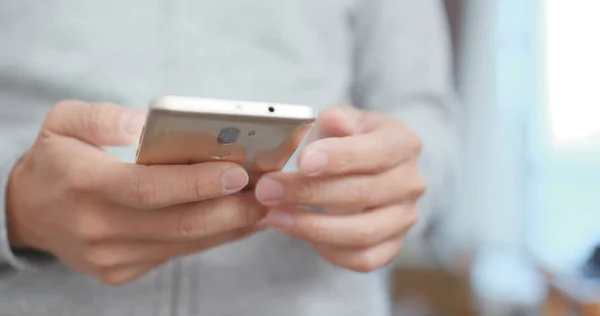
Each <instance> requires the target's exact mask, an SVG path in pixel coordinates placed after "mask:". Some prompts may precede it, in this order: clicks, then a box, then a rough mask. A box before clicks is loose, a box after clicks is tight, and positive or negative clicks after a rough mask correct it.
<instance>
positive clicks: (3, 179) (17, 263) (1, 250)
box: [0, 143, 33, 270]
mask: <svg viewBox="0 0 600 316" xmlns="http://www.w3.org/2000/svg"><path fill="white" fill-rule="evenodd" d="M2 145H3V147H2V151H0V152H1V155H2V156H1V157H0V267H6V266H9V267H12V268H15V269H17V270H24V269H28V268H32V266H33V265H32V263H31V262H29V261H28V260H27V259H25V258H19V257H18V256H17V255H16V254H15V253H14V252H13V251H12V249H11V247H10V244H9V241H8V229H7V228H8V224H9V223H8V222H7V220H6V210H5V207H6V193H7V192H6V188H7V185H8V179H9V176H10V173H11V170H12V168H13V166H14V165H15V163H16V162H17V161H18V160H19V158H20V157H21V156H22V155H23V153H24V152H25V148H19V146H8V145H7V144H6V143H4V144H2ZM10 147H16V148H10Z"/></svg>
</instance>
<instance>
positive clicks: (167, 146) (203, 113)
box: [136, 96, 316, 189]
mask: <svg viewBox="0 0 600 316" xmlns="http://www.w3.org/2000/svg"><path fill="white" fill-rule="evenodd" d="M315 119H316V117H315V112H314V110H313V109H312V107H310V106H305V105H288V104H275V103H266V102H248V101H233V100H218V99H204V98H192V97H183V96H165V97H160V98H158V99H155V100H153V101H152V102H151V103H150V109H149V114H148V118H147V121H146V125H145V127H144V131H143V132H142V136H141V138H140V143H139V146H138V151H137V154H136V163H138V164H143V165H172V164H197V163H204V162H211V161H227V162H233V163H238V164H240V165H242V166H243V167H244V168H245V169H246V170H247V172H248V174H249V176H250V181H249V185H248V187H247V188H246V189H251V188H253V187H254V185H255V184H256V182H257V181H258V179H259V178H260V176H261V175H262V174H264V173H267V172H272V171H278V170H281V169H282V168H283V167H284V165H285V164H286V163H287V162H288V160H289V159H290V158H291V157H292V155H293V154H294V152H295V151H296V150H297V149H298V147H299V146H300V144H301V143H302V141H303V140H304V138H305V137H306V135H307V134H308V133H309V131H310V128H311V126H312V125H313V123H314V122H315Z"/></svg>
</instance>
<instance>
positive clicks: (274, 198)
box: [256, 177, 284, 205]
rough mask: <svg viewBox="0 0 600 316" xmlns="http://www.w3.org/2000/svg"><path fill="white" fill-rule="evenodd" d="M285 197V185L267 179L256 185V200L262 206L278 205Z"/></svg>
mask: <svg viewBox="0 0 600 316" xmlns="http://www.w3.org/2000/svg"><path fill="white" fill-rule="evenodd" d="M283 197H284V193H283V185H282V184H281V183H280V182H279V181H276V180H273V179H271V178H268V177H265V178H263V179H261V180H260V181H259V182H258V184H257V185H256V198H257V199H258V201H259V202H261V203H262V204H265V205H267V204H276V203H277V202H279V201H281V200H283Z"/></svg>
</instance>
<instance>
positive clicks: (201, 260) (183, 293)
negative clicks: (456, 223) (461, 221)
mask: <svg viewBox="0 0 600 316" xmlns="http://www.w3.org/2000/svg"><path fill="white" fill-rule="evenodd" d="M449 57H450V56H449V39H448V35H447V27H446V23H445V16H444V14H443V8H442V5H441V4H440V3H439V2H438V1H435V0H418V1H414V0H285V1H283V0H246V1H241V0H238V1H232V0H127V1H122V0H103V1H81V0H61V1H54V0H7V1H0V183H1V185H0V315H3V316H11V315H24V316H36V315H89V316H95V315H106V316H115V315H129V316H133V315H140V316H148V315H157V316H158V315H161V316H167V315H181V316H190V315H205V316H211V315H215V316H217V315H219V316H225V315H249V316H252V315H255V316H259V315H260V316H264V315H286V316H294V315H298V316H309V315H311V316H314V315H360V316H364V315H370V316H384V315H388V313H389V311H388V299H387V296H386V292H387V291H386V287H385V282H384V276H385V273H384V272H378V273H370V274H358V273H353V272H350V271H346V270H343V269H339V268H336V267H334V266H332V265H330V264H329V263H327V262H325V261H324V260H323V259H321V258H320V257H319V256H317V255H316V254H315V252H314V251H313V250H312V248H311V247H310V246H309V245H306V244H305V243H303V242H300V241H298V240H294V239H292V238H290V237H287V236H282V235H280V234H278V233H276V232H264V233H260V234H258V235H256V236H254V237H251V238H249V239H247V240H244V241H241V242H237V243H234V244H231V245H227V246H223V247H220V248H218V249H215V250H211V251H209V252H206V253H202V254H197V255H193V256H189V257H187V258H185V259H181V260H175V261H173V262H171V263H170V264H168V265H166V266H164V267H163V268H161V269H159V270H157V271H155V272H153V273H151V274H150V275H148V276H146V277H144V278H142V279H141V280H138V281H136V282H135V283H132V284H129V285H126V286H122V287H109V286H105V285H103V284H101V283H99V282H98V281H96V280H94V279H92V278H90V277H87V276H85V275H81V274H78V273H76V272H74V271H71V270H70V269H69V268H67V267H66V266H65V265H63V264H61V262H58V261H55V260H52V259H49V258H43V257H39V256H33V255H28V254H16V253H13V252H12V251H11V250H10V246H9V244H8V240H7V238H6V224H7V223H5V219H4V209H3V207H4V204H5V203H4V200H3V198H4V196H5V192H4V190H5V187H6V180H7V178H8V175H9V171H10V169H11V167H12V166H13V165H14V163H15V161H16V159H17V158H18V157H19V156H20V155H22V154H23V153H24V151H26V150H27V148H28V146H29V145H30V144H31V143H32V141H33V139H34V137H35V134H36V131H37V129H38V128H39V126H40V124H41V120H42V119H43V117H44V116H45V114H46V113H47V111H48V110H49V108H50V107H51V106H52V104H53V103H55V102H56V101H58V100H60V99H64V98H80V99H85V100H90V101H112V102H118V103H121V104H124V105H128V106H131V107H137V108H145V107H146V105H147V102H148V101H149V100H150V99H151V98H153V97H155V96H158V95H162V94H180V95H189V96H202V97H214V98H229V99H245V100H257V101H273V102H275V101H277V102H283V103H286V102H287V103H300V104H308V105H311V106H314V107H315V108H317V109H322V108H324V107H326V106H329V105H333V104H336V103H339V102H352V103H353V104H355V105H357V106H360V107H364V108H368V109H372V110H376V111H383V112H386V113H387V114H389V115H392V116H395V117H397V118H400V119H402V120H404V121H405V122H406V123H407V124H408V125H410V126H411V127H412V128H413V130H415V131H416V132H417V134H419V135H420V137H421V138H422V139H423V142H424V156H423V158H422V161H421V167H422V169H423V172H424V174H425V176H426V178H427V181H428V184H429V191H428V193H427V194H426V196H425V197H424V198H423V200H422V201H421V212H422V216H421V218H422V221H421V223H420V224H419V225H418V227H417V228H416V229H415V230H414V231H413V233H414V234H418V232H419V231H420V230H422V228H423V227H424V225H426V224H427V222H428V220H429V219H430V218H431V217H432V216H433V214H434V211H435V210H436V209H439V208H440V205H439V204H440V203H439V202H437V201H441V198H442V197H443V195H444V192H445V189H446V185H447V184H448V183H450V182H449V180H451V178H452V174H453V173H452V169H453V163H454V160H455V159H454V158H453V157H454V155H455V153H456V151H455V149H454V145H455V138H454V136H455V132H454V126H453V124H454V120H453V112H454V109H453V103H452V102H449V101H450V97H451V95H452V93H451V82H450V81H451V80H450V78H451V76H450V73H449V68H450V67H449V66H450V65H449V63H450V58H449ZM114 153H115V154H117V155H119V156H120V157H121V158H122V159H123V160H132V159H133V156H134V153H135V148H125V149H119V150H117V149H115V150H114ZM291 168H293V165H291V166H288V169H291ZM390 185H394V184H390ZM32 195H33V196H32V198H34V196H35V192H32ZM40 211H43V210H40Z"/></svg>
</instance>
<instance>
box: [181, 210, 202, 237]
mask: <svg viewBox="0 0 600 316" xmlns="http://www.w3.org/2000/svg"><path fill="white" fill-rule="evenodd" d="M207 221H208V220H207V215H206V212H192V211H185V212H181V214H180V215H179V217H178V219H177V227H176V235H177V236H179V237H181V238H184V239H193V238H197V237H200V236H202V235H203V233H204V232H205V231H206V229H207Z"/></svg>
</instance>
